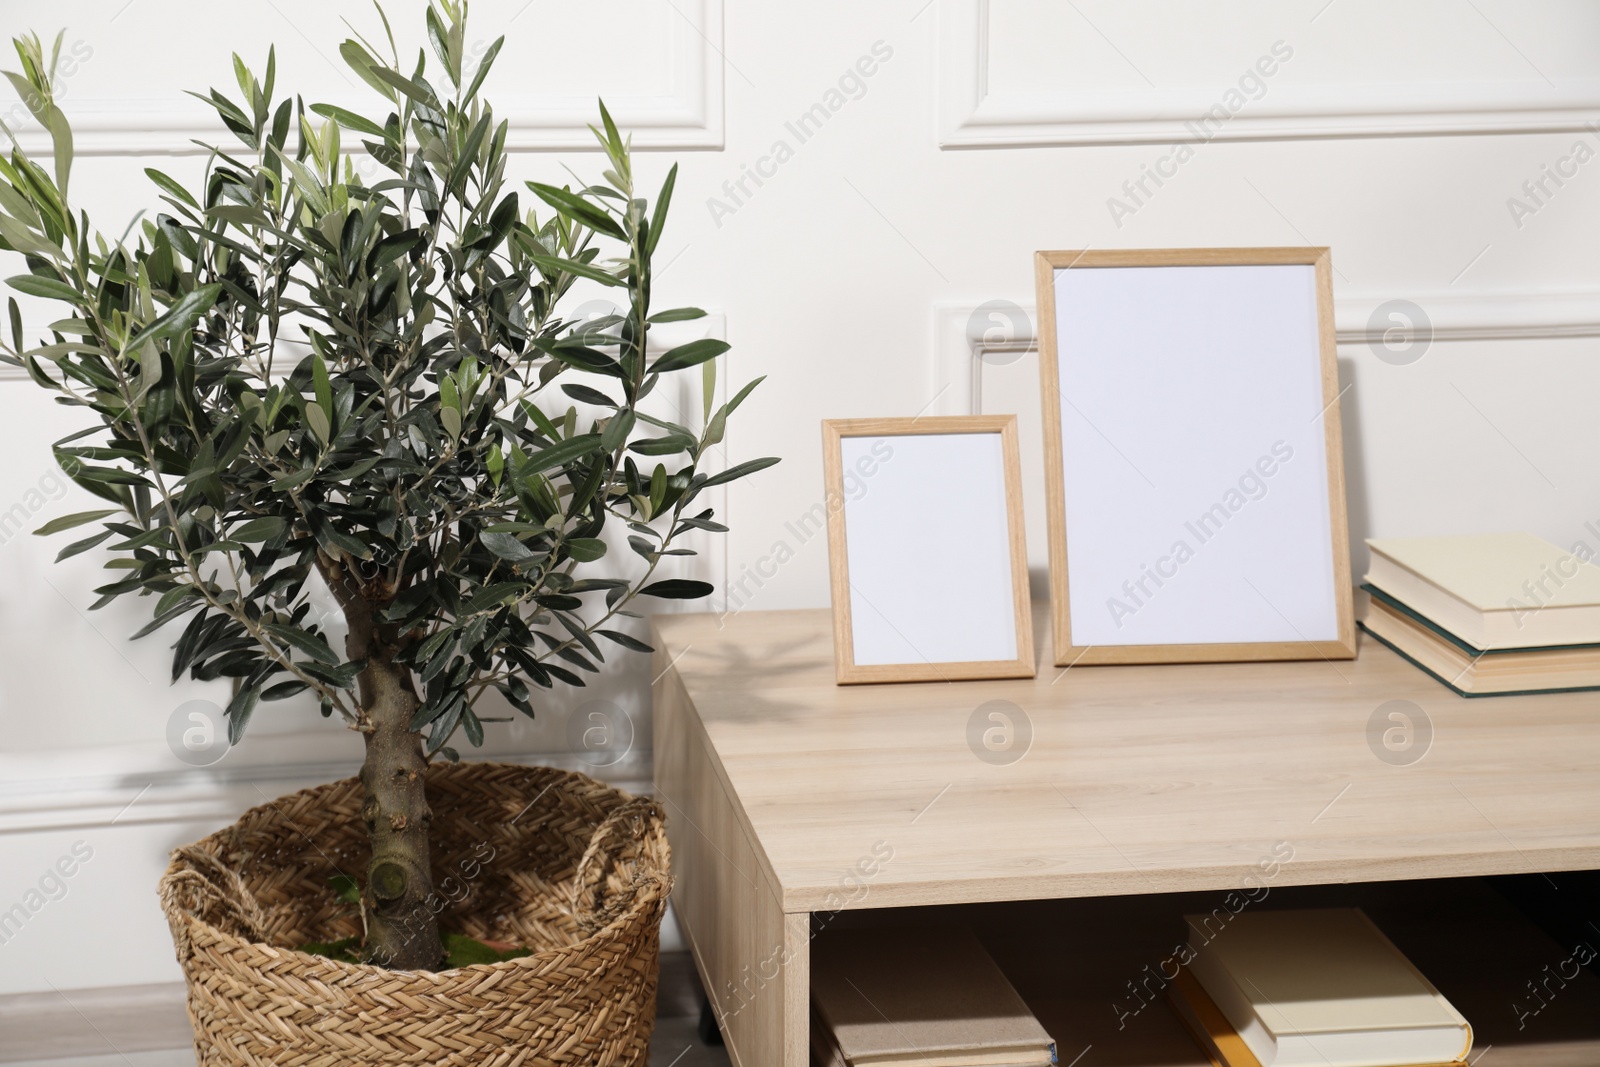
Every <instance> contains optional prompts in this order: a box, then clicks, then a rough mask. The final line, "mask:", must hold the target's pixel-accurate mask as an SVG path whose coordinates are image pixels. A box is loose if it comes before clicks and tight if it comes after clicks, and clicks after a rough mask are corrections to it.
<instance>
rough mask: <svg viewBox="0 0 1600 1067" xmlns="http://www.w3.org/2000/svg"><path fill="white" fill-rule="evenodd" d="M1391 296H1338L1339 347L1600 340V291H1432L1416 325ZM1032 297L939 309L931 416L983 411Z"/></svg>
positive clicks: (1028, 345)
mask: <svg viewBox="0 0 1600 1067" xmlns="http://www.w3.org/2000/svg"><path fill="white" fill-rule="evenodd" d="M1395 299H1398V298H1396V297H1393V296H1387V295H1385V296H1375V295H1371V294H1354V295H1349V296H1341V295H1336V296H1335V298H1334V329H1335V335H1336V337H1337V339H1338V343H1339V344H1341V345H1366V344H1375V343H1380V342H1382V341H1383V340H1384V339H1385V337H1386V336H1387V337H1388V339H1389V340H1390V341H1391V342H1397V343H1404V342H1407V341H1410V340H1412V339H1414V338H1416V337H1418V336H1424V335H1431V337H1432V340H1433V341H1436V342H1438V341H1529V340H1546V339H1551V338H1561V337H1600V291H1595V290H1582V291H1572V292H1531V291H1530V292H1514V291H1504V292H1491V293H1433V294H1422V295H1419V296H1416V297H1408V298H1404V299H1406V301H1407V302H1409V303H1411V304H1414V305H1416V306H1418V307H1420V308H1422V309H1424V311H1425V312H1426V314H1427V315H1428V318H1429V324H1428V325H1427V327H1426V328H1425V329H1426V331H1428V334H1424V332H1423V329H1419V324H1418V323H1416V322H1410V323H1405V324H1404V325H1401V323H1402V322H1404V317H1403V316H1400V315H1397V316H1396V317H1394V318H1388V317H1385V318H1382V319H1380V318H1379V315H1378V313H1379V309H1380V308H1382V307H1383V305H1385V304H1386V303H1388V302H1389V301H1391V300H1395ZM1037 321H1038V316H1037V308H1036V306H1035V303H1034V301H1032V300H1027V301H1008V300H1003V299H996V300H989V301H966V302H961V303H949V304H939V305H937V306H936V307H935V308H934V323H933V336H934V359H933V363H932V366H931V368H930V369H931V373H932V382H931V388H932V391H933V392H934V393H937V394H938V399H937V401H936V402H935V406H934V407H933V408H931V409H930V411H929V413H930V414H941V415H975V414H981V413H982V410H983V398H982V382H983V375H982V366H983V363H982V361H983V360H984V359H985V358H986V357H987V358H994V357H997V356H999V357H1003V356H1005V355H1007V354H1014V353H1018V352H1028V351H1032V350H1033V349H1034V348H1035V347H1036V346H1037V345H1038V334H1037V328H1036V325H1035V324H1036V323H1037Z"/></svg>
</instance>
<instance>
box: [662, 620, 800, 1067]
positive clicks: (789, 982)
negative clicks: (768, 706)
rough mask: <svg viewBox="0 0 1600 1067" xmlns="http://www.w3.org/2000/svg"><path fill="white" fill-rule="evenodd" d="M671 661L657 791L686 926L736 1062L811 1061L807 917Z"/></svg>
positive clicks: (759, 1065) (738, 1065) (786, 1066)
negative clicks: (774, 869)
mask: <svg viewBox="0 0 1600 1067" xmlns="http://www.w3.org/2000/svg"><path fill="white" fill-rule="evenodd" d="M660 647H661V646H660V645H659V644H658V645H657V648H658V649H659V648H660ZM669 662H670V661H669V660H667V659H664V658H663V653H662V652H661V651H658V652H657V653H656V673H657V675H658V678H657V681H656V684H655V740H654V744H655V771H656V788H655V795H656V797H657V798H658V799H659V800H661V801H662V802H663V804H664V806H665V808H666V812H667V836H668V839H669V841H670V842H671V844H672V868H673V877H674V879H675V880H676V885H675V888H674V891H673V903H674V906H675V908H676V910H677V915H678V919H679V925H680V926H681V928H682V930H683V933H684V937H685V940H686V941H687V942H688V944H689V949H690V952H691V953H692V955H693V956H694V960H695V965H696V967H697V968H698V969H699V971H700V976H701V980H702V983H703V985H704V987H705V991H706V995H707V996H708V997H709V998H710V1000H711V1004H712V1008H713V1010H714V1011H715V1013H716V1017H717V1021H718V1024H719V1026H720V1027H721V1029H722V1032H723V1035H724V1037H725V1039H726V1041H727V1046H728V1055H729V1058H730V1059H731V1060H732V1061H733V1063H734V1064H735V1067H768V1065H776V1067H806V1065H807V1062H808V1059H807V1057H808V1055H809V1052H808V1049H807V1046H806V1036H807V1035H806V1030H805V1028H804V1025H803V1024H802V1026H801V1028H800V1030H799V1031H798V1033H797V1032H796V1031H795V1030H794V1028H793V1027H792V1026H790V1025H787V1024H786V1020H789V1019H791V1018H793V1017H794V1015H795V1014H796V1013H797V1012H798V1014H799V1017H800V1018H801V1019H802V1020H804V1018H805V1007H806V997H807V995H808V989H809V981H810V979H809V974H810V941H809V939H808V938H807V936H806V935H805V928H806V918H807V917H806V916H805V915H803V914H802V915H785V914H784V912H783V910H782V906H781V903H780V900H779V897H778V893H777V890H776V886H775V883H774V881H773V879H772V875H771V871H770V868H769V867H768V866H767V865H766V863H765V858H764V856H763V855H762V852H761V848H760V845H759V842H757V841H756V839H755V838H754V837H753V835H752V834H751V832H750V827H749V823H748V822H747V821H746V820H745V818H744V815H743V812H742V811H741V809H740V805H739V803H738V801H737V798H736V797H734V796H733V795H732V794H731V793H730V792H729V790H728V788H727V784H726V780H725V779H724V778H723V777H722V775H721V774H720V773H719V769H718V763H719V761H718V758H717V755H716V753H715V752H714V751H712V749H711V748H710V746H709V745H708V744H707V742H706V738H705V735H704V732H703V730H702V729H701V726H700V722H699V718H698V716H697V715H696V714H695V710H694V707H693V705H692V704H691V703H690V702H689V700H688V697H687V694H686V693H685V690H684V688H683V683H682V680H681V678H680V677H679V675H678V674H677V673H676V672H674V671H671V670H668V663H669ZM797 929H798V931H799V933H798V935H797V933H796V931H797ZM797 1001H798V1005H797Z"/></svg>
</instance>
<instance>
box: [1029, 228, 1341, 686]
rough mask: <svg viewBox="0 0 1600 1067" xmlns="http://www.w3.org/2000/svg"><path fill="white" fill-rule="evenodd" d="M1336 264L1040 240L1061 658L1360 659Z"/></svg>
mask: <svg viewBox="0 0 1600 1067" xmlns="http://www.w3.org/2000/svg"><path fill="white" fill-rule="evenodd" d="M1331 271H1332V263H1331V260H1330V258H1329V252H1328V250H1327V249H1326V248H1225V249H1166V250H1153V251H1151V250H1145V251H1084V252H1040V253H1038V254H1037V255H1036V257H1035V280H1036V283H1037V287H1038V299H1039V365H1040V386H1041V394H1042V397H1041V399H1042V402H1043V408H1044V439H1045V480H1046V489H1047V496H1048V508H1049V513H1048V519H1049V534H1050V546H1049V547H1050V588H1051V596H1052V600H1053V603H1052V622H1053V630H1054V651H1055V662H1056V663H1057V665H1059V666H1071V665H1075V664H1082V665H1089V664H1111V663H1182V662H1191V663H1192V662H1217V661H1229V660H1285V659H1317V658H1326V659H1349V658H1352V657H1353V656H1354V655H1355V617H1354V611H1353V605H1352V592H1351V583H1350V549H1349V530H1348V524H1347V519H1346V511H1345V484H1344V463H1343V444H1342V438H1341V433H1340V425H1339V395H1340V394H1339V380H1338V364H1337V357H1336V354H1335V349H1334V327H1333V285H1332V280H1331ZM1063 408H1065V409H1066V415H1067V418H1066V421H1065V422H1063ZM1301 457H1304V458H1301ZM1296 458H1299V462H1298V463H1295V462H1293V461H1294V459H1296ZM1274 476H1275V477H1274ZM1197 522H1198V525H1196V523H1197ZM1219 535H1220V536H1219Z"/></svg>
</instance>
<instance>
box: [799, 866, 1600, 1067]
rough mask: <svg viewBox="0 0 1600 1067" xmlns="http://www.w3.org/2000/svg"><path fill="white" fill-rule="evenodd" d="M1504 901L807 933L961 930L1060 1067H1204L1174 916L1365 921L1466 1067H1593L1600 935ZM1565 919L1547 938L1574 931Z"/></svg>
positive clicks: (1197, 905) (816, 919) (1176, 906)
mask: <svg viewBox="0 0 1600 1067" xmlns="http://www.w3.org/2000/svg"><path fill="white" fill-rule="evenodd" d="M1531 877H1533V878H1536V879H1537V878H1542V877H1543V876H1531ZM1557 877H1560V876H1557ZM1505 888H1507V887H1506V886H1504V885H1502V886H1501V887H1500V888H1498V889H1497V888H1496V886H1495V885H1491V884H1490V883H1489V882H1486V881H1483V880H1479V879H1455V880H1440V881H1418V882H1384V883H1363V884H1354V885H1341V886H1305V887H1281V888H1280V887H1273V886H1272V885H1271V884H1270V883H1266V882H1264V883H1263V884H1262V885H1261V886H1259V887H1257V888H1255V889H1253V890H1251V891H1249V892H1248V893H1247V892H1246V891H1242V890H1241V891H1238V892H1237V893H1236V894H1234V895H1229V894H1226V893H1186V894H1163V895H1151V896H1136V897H1117V898H1097V899H1085V900H1059V901H1028V902H1022V903H1008V904H970V905H955V906H949V907H926V908H895V909H880V910H864V911H850V912H841V913H838V914H836V915H832V916H829V915H826V914H816V915H813V916H812V931H813V936H815V935H816V934H817V933H818V932H825V933H827V934H830V935H832V934H839V933H843V932H847V931H848V930H850V929H852V928H859V927H862V926H871V925H886V924H895V925H912V926H931V927H939V926H952V925H959V926H967V927H969V928H971V929H972V930H973V931H974V932H976V933H977V935H978V936H979V938H980V939H981V940H982V941H983V942H984V944H985V946H986V947H987V948H988V949H989V952H990V954H991V955H992V956H993V957H994V958H995V961H996V962H997V963H998V964H999V965H1000V967H1001V969H1002V970H1003V971H1005V973H1006V975H1007V977H1009V978H1010V980H1011V982H1012V984H1013V985H1014V986H1016V988H1017V991H1018V992H1019V993H1020V994H1021V995H1022V997H1023V999H1024V1000H1025V1001H1027V1003H1028V1006H1029V1007H1030V1008H1031V1009H1032V1010H1033V1012H1034V1014H1035V1015H1036V1016H1037V1017H1038V1018H1039V1021H1040V1022H1041V1023H1042V1024H1043V1025H1044V1027H1045V1029H1046V1030H1047V1031H1049V1033H1050V1034H1051V1036H1052V1037H1054V1038H1055V1040H1056V1043H1057V1047H1058V1051H1059V1057H1060V1063H1061V1065H1062V1067H1209V1065H1210V1064H1211V1060H1210V1059H1209V1058H1208V1057H1207V1056H1206V1054H1205V1053H1203V1052H1201V1051H1200V1049H1199V1047H1198V1046H1197V1045H1196V1043H1195V1042H1194V1040H1193V1039H1192V1038H1191V1037H1190V1036H1189V1034H1188V1033H1187V1031H1186V1030H1185V1029H1184V1028H1183V1025H1182V1024H1181V1023H1180V1022H1179V1021H1178V1018H1177V1016H1176V1015H1175V1014H1174V1013H1173V1012H1172V1010H1171V1008H1170V1006H1169V1002H1168V999H1167V991H1166V986H1167V984H1168V982H1167V979H1166V978H1165V977H1164V974H1170V973H1172V971H1173V968H1174V967H1175V964H1174V963H1173V962H1171V961H1172V960H1173V957H1174V955H1175V953H1176V950H1177V948H1178V946H1180V945H1181V944H1182V943H1183V942H1184V941H1185V940H1186V938H1187V931H1186V928H1185V926H1184V923H1183V920H1182V916H1183V915H1185V914H1194V913H1209V912H1216V914H1217V919H1216V922H1217V924H1218V926H1219V927H1225V924H1226V922H1227V921H1229V920H1228V918H1227V916H1230V915H1232V914H1234V913H1237V912H1240V911H1244V910H1248V909H1255V908H1283V907H1295V908H1299V907H1349V906H1355V907H1361V908H1363V909H1365V910H1366V912H1367V914H1368V915H1370V916H1371V917H1372V918H1373V920H1374V921H1375V922H1376V923H1377V924H1378V925H1379V926H1380V927H1381V928H1382V929H1383V930H1384V931H1385V932H1386V933H1387V934H1388V935H1389V937H1390V938H1391V939H1392V940H1393V941H1394V942H1395V943H1396V945H1398V946H1399V947H1400V949H1401V951H1403V952H1405V953H1406V955H1407V956H1409V957H1410V958H1411V960H1412V961H1413V962H1414V963H1415V964H1416V965H1417V967H1418V968H1419V969H1420V970H1421V971H1422V972H1423V973H1424V974H1426V975H1427V976H1428V977H1429V979H1430V980H1431V981H1433V983H1434V984H1435V985H1436V986H1438V988H1439V990H1440V992H1442V993H1443V994H1444V995H1445V997H1446V998H1447V999H1449V1000H1450V1002H1451V1003H1452V1004H1454V1005H1455V1006H1456V1008H1457V1009H1458V1010H1460V1011H1461V1013H1462V1014H1463V1015H1465V1016H1466V1018H1467V1020H1468V1021H1469V1022H1470V1023H1471V1024H1472V1026H1473V1031H1474V1043H1473V1052H1472V1056H1471V1062H1472V1064H1473V1067H1594V1065H1596V1064H1600V979H1597V978H1596V977H1595V975H1594V974H1593V973H1591V972H1590V971H1588V970H1582V969H1580V966H1579V964H1581V963H1582V961H1583V959H1584V958H1585V956H1584V954H1583V953H1582V952H1581V951H1578V946H1579V944H1582V945H1583V946H1584V947H1588V946H1596V947H1600V928H1589V929H1588V932H1587V935H1586V936H1584V935H1577V936H1575V937H1573V939H1571V940H1564V941H1561V942H1558V941H1557V940H1556V939H1554V938H1552V937H1551V936H1550V935H1549V934H1547V933H1545V932H1544V931H1542V930H1541V929H1539V927H1538V926H1536V925H1535V924H1534V923H1533V921H1532V920H1531V919H1530V918H1529V916H1528V915H1526V914H1525V913H1524V912H1523V911H1520V910H1519V909H1518V908H1517V907H1516V906H1514V905H1513V904H1512V903H1511V900H1510V899H1508V898H1509V897H1516V896H1518V894H1517V893H1514V892H1513V893H1506V892H1502V891H1501V890H1502V889H1505ZM1540 888H1543V889H1545V890H1546V893H1547V895H1548V893H1550V892H1553V891H1551V890H1549V889H1548V887H1545V886H1544V885H1543V883H1541V885H1540ZM1580 891H1581V890H1580ZM1573 895H1574V894H1572V893H1569V894H1568V896H1569V897H1571V896H1573ZM1538 896H1539V893H1538V892H1531V893H1528V894H1523V896H1522V897H1519V899H1523V898H1536V897H1538ZM1593 903H1594V901H1593V900H1592V898H1591V899H1590V900H1588V901H1579V900H1569V901H1567V904H1568V905H1569V910H1571V909H1575V910H1572V914H1575V915H1586V916H1587V917H1588V918H1589V919H1593V920H1596V921H1600V912H1597V911H1596V910H1595V909H1594V908H1593V907H1592V905H1593ZM1570 920H1571V915H1569V916H1568V917H1567V920H1566V921H1567V922H1568V925H1566V926H1564V927H1563V926H1562V925H1561V921H1560V920H1555V919H1552V921H1549V922H1545V923H1544V925H1545V926H1546V927H1547V928H1550V929H1560V930H1563V931H1571V930H1572V929H1573V927H1572V925H1570ZM1218 936H1225V933H1223V934H1219V935H1218ZM1579 938H1581V941H1580V940H1579ZM1588 956H1589V958H1592V956H1593V950H1592V949H1591V950H1590V951H1589V953H1588ZM1575 957H1576V958H1575ZM1574 972H1577V973H1576V974H1575V976H1574ZM802 1025H804V1024H803V1023H802Z"/></svg>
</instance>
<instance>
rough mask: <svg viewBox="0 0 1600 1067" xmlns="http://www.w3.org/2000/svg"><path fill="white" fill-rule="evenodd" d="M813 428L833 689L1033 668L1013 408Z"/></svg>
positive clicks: (1024, 674)
mask: <svg viewBox="0 0 1600 1067" xmlns="http://www.w3.org/2000/svg"><path fill="white" fill-rule="evenodd" d="M822 435H823V473H824V479H825V482H826V487H827V511H828V564H829V572H830V576H831V579H832V592H833V636H834V642H833V648H834V666H835V669H836V676H837V679H838V682H839V684H841V685H847V684H854V683H859V682H946V681H958V680H964V679H979V678H1031V677H1033V674H1034V649H1033V621H1032V617H1031V607H1030V602H1029V595H1028V554H1027V546H1026V544H1025V542H1024V534H1023V525H1022V473H1021V459H1020V454H1019V450H1018V446H1017V419H1016V416H1015V415H959V416H947V417H927V418H915V419H837V420H830V421H827V422H824V423H823V424H822Z"/></svg>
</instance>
